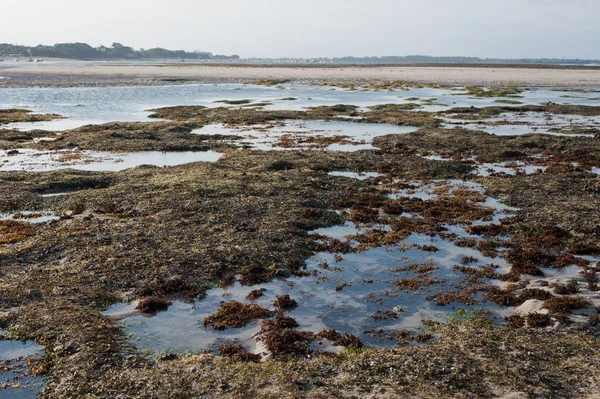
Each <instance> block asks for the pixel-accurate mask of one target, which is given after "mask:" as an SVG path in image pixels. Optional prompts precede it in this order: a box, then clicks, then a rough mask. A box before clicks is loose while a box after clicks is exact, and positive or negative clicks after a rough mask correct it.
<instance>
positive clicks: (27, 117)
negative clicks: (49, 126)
mask: <svg viewBox="0 0 600 399" xmlns="http://www.w3.org/2000/svg"><path fill="white" fill-rule="evenodd" d="M31 112H32V111H30V110H28V109H16V108H10V109H0V125H4V124H8V123H20V122H42V121H51V120H54V119H61V118H63V117H62V116H61V115H57V114H32V113H31Z"/></svg>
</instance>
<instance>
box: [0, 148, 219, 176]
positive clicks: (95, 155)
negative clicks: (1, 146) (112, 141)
mask: <svg viewBox="0 0 600 399" xmlns="http://www.w3.org/2000/svg"><path fill="white" fill-rule="evenodd" d="M18 151H19V154H17V155H8V154H7V151H4V150H0V171H28V172H45V171H51V170H59V169H69V168H71V169H78V170H88V171H96V172H101V171H105V172H106V171H108V172H117V171H121V170H125V169H129V168H133V167H135V166H140V165H155V166H161V167H162V166H176V165H182V164H186V163H190V162H216V161H217V160H218V159H219V158H221V156H223V154H222V153H219V152H214V151H182V152H160V151H142V152H131V153H117V152H98V151H79V150H61V151H40V150H32V149H20V150H18Z"/></svg>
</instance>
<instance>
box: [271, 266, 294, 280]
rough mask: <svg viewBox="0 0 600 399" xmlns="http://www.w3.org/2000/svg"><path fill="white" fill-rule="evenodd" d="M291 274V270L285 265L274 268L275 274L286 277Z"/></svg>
mask: <svg viewBox="0 0 600 399" xmlns="http://www.w3.org/2000/svg"><path fill="white" fill-rule="evenodd" d="M291 275H292V270H291V269H290V268H289V267H287V266H281V267H276V268H275V276H277V277H284V278H288V277H290V276H291Z"/></svg>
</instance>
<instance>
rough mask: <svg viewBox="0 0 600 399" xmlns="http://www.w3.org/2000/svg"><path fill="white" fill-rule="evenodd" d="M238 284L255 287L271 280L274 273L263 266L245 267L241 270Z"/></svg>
mask: <svg viewBox="0 0 600 399" xmlns="http://www.w3.org/2000/svg"><path fill="white" fill-rule="evenodd" d="M241 275H242V277H241V279H240V282H241V283H242V285H256V284H261V283H267V282H269V281H271V280H273V276H274V271H273V269H272V268H267V267H265V266H263V265H253V266H247V267H245V268H244V269H242V272H241Z"/></svg>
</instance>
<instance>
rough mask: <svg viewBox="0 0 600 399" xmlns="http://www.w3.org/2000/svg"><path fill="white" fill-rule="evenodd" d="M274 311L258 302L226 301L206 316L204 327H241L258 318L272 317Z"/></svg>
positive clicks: (217, 328)
mask: <svg viewBox="0 0 600 399" xmlns="http://www.w3.org/2000/svg"><path fill="white" fill-rule="evenodd" d="M272 315H273V312H272V311H270V310H269V309H264V308H262V307H260V306H259V305H257V304H244V303H241V302H238V301H231V302H224V303H222V304H221V307H220V308H219V309H218V310H217V311H216V312H215V313H213V314H212V315H210V316H207V317H205V318H204V320H203V323H204V327H212V328H213V329H215V330H218V331H223V330H226V329H228V328H240V327H244V326H247V325H248V323H250V322H251V321H254V320H258V319H264V318H267V317H271V316H272Z"/></svg>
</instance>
